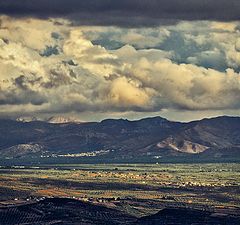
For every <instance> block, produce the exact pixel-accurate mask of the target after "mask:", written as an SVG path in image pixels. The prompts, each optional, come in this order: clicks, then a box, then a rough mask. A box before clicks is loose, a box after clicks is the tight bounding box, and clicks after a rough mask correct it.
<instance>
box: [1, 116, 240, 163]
mask: <svg viewBox="0 0 240 225" xmlns="http://www.w3.org/2000/svg"><path fill="white" fill-rule="evenodd" d="M52 121H57V122H52ZM52 121H51V120H49V121H48V120H46V121H39V120H28V121H26V120H19V119H18V120H9V119H1V120H0V133H1V136H0V159H2V160H3V161H4V160H12V159H18V160H20V161H21V160H23V161H24V160H25V159H31V160H40V161H41V160H43V161H44V160H45V161H46V160H50V161H51V160H53V159H54V160H55V161H56V160H59V161H63V162H64V161H69V160H70V161H71V160H73V159H74V160H76V159H78V160H80V161H86V162H87V161H88V160H90V161H91V160H93V161H95V162H102V161H106V162H121V161H123V162H125V161H129V162H138V161H141V162H148V161H151V162H152V161H153V162H155V161H156V162H158V161H162V162H164V161H166V162H169V161H174V160H180V161H184V160H188V161H194V160H198V161H228V159H229V160H237V161H238V160H239V161H240V117H227V116H222V117H216V118H210V119H203V120H199V121H193V122H188V123H182V122H174V121H169V120H167V119H164V118H161V117H153V118H144V119H141V120H136V121H129V120H126V119H106V120H103V121H101V122H84V123H80V122H79V121H75V120H68V119H60V120H59V119H54V120H52Z"/></svg>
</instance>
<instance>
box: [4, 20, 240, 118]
mask: <svg viewBox="0 0 240 225" xmlns="http://www.w3.org/2000/svg"><path fill="white" fill-rule="evenodd" d="M195 23H197V22H195ZM204 23H205V26H203V25H202V26H199V27H198V30H197V28H196V27H194V26H193V25H192V24H191V22H188V23H180V24H179V25H177V26H174V27H171V26H168V27H161V28H157V30H156V31H154V30H153V29H152V30H151V31H150V30H149V29H148V30H144V28H142V30H137V29H135V30H132V29H131V30H127V29H124V31H123V32H122V31H121V30H119V28H118V31H117V32H118V33H116V32H115V33H114V28H101V27H97V28H96V27H95V28H94V27H92V28H88V27H74V26H71V25H70V24H69V23H68V21H62V20H37V19H11V18H9V17H1V26H0V114H2V115H6V114H12V115H19V114H21V113H22V114H30V115H31V114H34V115H35V114H37V115H41V114H46V113H47V114H52V113H71V112H73V113H79V112H80V113H85V112H94V113H101V112H105V113H107V112H108V113H109V112H110V113H118V112H127V111H134V112H159V111H160V110H171V109H172V110H174V109H177V110H188V111H197V110H230V109H235V110H239V109H240V103H239V99H240V74H239V73H238V72H237V68H239V66H240V57H239V55H240V52H239V49H240V44H239V43H240V42H239V40H240V39H239V32H238V30H237V29H238V28H237V24H235V23H227V24H223V23H213V22H211V23H210V22H209V23H207V22H204ZM109 29H110V31H111V32H112V33H113V34H112V37H114V40H115V41H119V43H122V44H121V45H122V46H121V47H120V48H118V49H115V50H113V49H112V50H110V49H108V48H106V47H104V46H105V45H104V44H103V45H102V46H101V45H100V43H99V44H98V45H97V44H94V40H93V39H98V38H99V35H103V33H104V32H105V34H108V33H109V32H110V31H109ZM116 29H117V28H116ZM210 30H211V31H212V33H211V32H210V33H209V31H210ZM121 32H122V33H121ZM174 32H175V34H177V35H178V36H176V38H179V37H181V38H182V41H184V43H185V46H190V47H191V46H192V45H193V43H195V45H196V46H198V48H197V49H202V51H199V52H195V53H194V54H193V55H191V54H190V53H189V55H187V54H186V52H183V50H181V49H174V48H172V49H170V48H167V46H168V45H169V43H168V42H171V41H172V42H174V40H173V36H172V33H174ZM182 33H184V35H183V36H181V35H182ZM149 35H150V36H151V37H150V38H149V37H148V36H149ZM178 41H180V39H179V40H178ZM134 46H135V47H134ZM154 46H155V47H154ZM161 46H162V47H161ZM204 46H205V47H204ZM206 46H208V48H209V50H206V49H205V48H206ZM138 48H139V49H138ZM176 48H177V47H176ZM189 51H190V50H189ZM180 53H181V54H183V55H184V54H185V56H183V55H181V54H180ZM177 54H180V58H184V57H185V61H186V62H185V63H181V62H177V61H176V55H177ZM222 54H224V55H225V59H224V57H222ZM222 60H223V61H222ZM207 63H209V65H210V66H209V67H210V68H207V66H205V65H207ZM214 63H215V66H214V68H212V69H211V65H213V64H214ZM223 63H226V65H227V67H226V68H225V69H226V70H225V71H224V70H218V69H217V68H218V67H220V66H221V65H222V64H223ZM204 66H205V67H204Z"/></svg>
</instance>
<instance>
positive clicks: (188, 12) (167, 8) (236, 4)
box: [0, 0, 240, 26]
mask: <svg viewBox="0 0 240 225" xmlns="http://www.w3.org/2000/svg"><path fill="white" fill-rule="evenodd" d="M239 11H240V1H239V0H121V1H119V0H22V1H19V0H7V1H6V0H0V13H2V14H7V15H11V16H17V17H18V16H20V17H21V16H26V17H44V18H46V17H66V18H69V19H71V20H73V21H75V22H77V23H78V24H86V25H118V26H152V25H159V24H160V23H166V22H170V21H172V22H173V21H176V20H221V21H230V20H239V19H240V14H239Z"/></svg>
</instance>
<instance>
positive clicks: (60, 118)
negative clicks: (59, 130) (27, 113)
mask: <svg viewBox="0 0 240 225" xmlns="http://www.w3.org/2000/svg"><path fill="white" fill-rule="evenodd" d="M46 122H48V123H57V124H60V123H82V121H81V120H79V119H77V118H75V117H65V116H52V117H50V118H48V119H47V120H46Z"/></svg>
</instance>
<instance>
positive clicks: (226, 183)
mask: <svg viewBox="0 0 240 225" xmlns="http://www.w3.org/2000/svg"><path fill="white" fill-rule="evenodd" d="M239 173H240V166H239V164H110V165H109V164H108V165H105V164H101V165H100V164H98V165H51V166H49V165H46V166H41V167H34V168H26V167H11V168H4V167H1V169H0V206H6V205H10V204H23V203H24V204H25V203H26V202H34V201H38V200H39V199H42V197H70V198H74V199H80V200H83V201H87V202H93V203H96V204H100V205H105V206H108V207H110V208H116V209H119V210H121V211H125V212H127V213H128V214H131V215H134V216H143V215H149V214H153V213H155V212H158V211H159V210H160V209H162V208H165V207H191V208H197V209H199V208H200V209H204V210H210V211H211V210H212V211H221V212H223V211H225V210H227V211H228V213H233V214H238V213H239V209H240V176H239Z"/></svg>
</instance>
